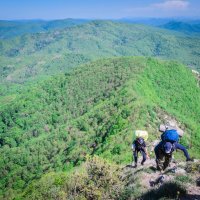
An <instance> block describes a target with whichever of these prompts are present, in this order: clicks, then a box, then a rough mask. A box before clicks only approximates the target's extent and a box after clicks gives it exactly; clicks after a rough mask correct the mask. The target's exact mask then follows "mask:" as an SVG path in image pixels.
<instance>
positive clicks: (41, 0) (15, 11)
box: [0, 0, 200, 19]
mask: <svg viewBox="0 0 200 200" xmlns="http://www.w3.org/2000/svg"><path fill="white" fill-rule="evenodd" d="M125 17H199V18H200V0H0V19H63V18H92V19H118V18H125Z"/></svg>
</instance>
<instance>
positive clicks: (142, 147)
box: [132, 137, 149, 168]
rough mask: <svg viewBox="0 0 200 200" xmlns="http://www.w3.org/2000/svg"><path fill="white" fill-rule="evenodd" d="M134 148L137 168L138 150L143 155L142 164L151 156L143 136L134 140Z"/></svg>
mask: <svg viewBox="0 0 200 200" xmlns="http://www.w3.org/2000/svg"><path fill="white" fill-rule="evenodd" d="M132 150H133V157H134V161H135V165H134V167H135V168H136V167H137V161H138V152H140V153H141V154H142V157H143V159H142V162H141V165H143V164H144V162H145V161H146V159H147V158H149V155H148V152H147V148H146V144H145V141H144V139H143V138H142V137H137V138H136V140H134V141H133V144H132Z"/></svg>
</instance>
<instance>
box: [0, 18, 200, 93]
mask: <svg viewBox="0 0 200 200" xmlns="http://www.w3.org/2000/svg"><path fill="white" fill-rule="evenodd" d="M68 22H69V21H68ZM34 23H36V22H34ZM42 23H43V22H42ZM54 23H55V22H51V23H50V22H49V23H48V24H49V26H48V27H55V26H50V24H54ZM63 23H64V24H65V21H64V22H63ZM66 23H67V22H66ZM74 23H75V22H73V23H71V22H70V24H72V25H68V27H67V28H62V29H61V28H60V29H55V30H51V31H50V32H43V33H34V34H33V33H31V34H30V33H28V34H23V35H21V36H18V37H13V38H12V39H9V40H8V39H7V40H5V39H4V40H0V56H1V62H0V72H1V77H0V81H1V88H3V89H0V91H3V90H4V91H5V88H7V86H8V85H10V84H12V85H13V84H14V85H15V84H23V83H25V82H27V81H32V80H38V79H41V78H45V77H48V76H49V75H53V74H57V73H62V72H67V71H68V70H69V69H70V68H72V67H74V66H77V65H79V64H83V63H85V62H88V61H91V60H95V59H98V58H106V57H117V56H151V57H158V58H162V59H172V60H177V61H180V62H183V63H184V64H186V65H188V66H189V67H192V68H194V69H197V70H199V66H200V65H199V63H200V56H199V55H200V53H199V52H200V37H198V36H197V37H193V36H190V37H188V35H185V34H178V33H177V32H174V31H173V32H171V31H169V30H165V29H161V28H157V27H151V26H146V25H138V24H127V23H120V22H113V21H98V20H97V21H91V22H87V23H86V22H85V21H82V22H79V21H78V22H77V23H79V25H74ZM80 23H81V24H80ZM39 24H41V22H39ZM56 24H57V25H58V24H59V23H58V22H56ZM61 24H62V23H61ZM65 25H66V24H65ZM60 26H61V25H60ZM63 26H64V25H63ZM49 29H50V28H49ZM1 94H2V93H1Z"/></svg>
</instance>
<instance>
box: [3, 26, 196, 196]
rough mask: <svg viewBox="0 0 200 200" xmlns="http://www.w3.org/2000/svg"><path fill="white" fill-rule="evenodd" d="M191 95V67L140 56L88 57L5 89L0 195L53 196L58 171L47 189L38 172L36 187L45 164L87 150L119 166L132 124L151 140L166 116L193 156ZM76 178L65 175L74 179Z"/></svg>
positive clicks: (59, 167) (126, 157) (76, 160)
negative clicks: (22, 86)
mask: <svg viewBox="0 0 200 200" xmlns="http://www.w3.org/2000/svg"><path fill="white" fill-rule="evenodd" d="M88 26H90V25H88ZM102 26H103V25H102ZM94 31H95V30H94ZM96 34H97V33H96ZM80 35H81V34H80ZM105 42H106V40H105ZM88 49H89V48H88ZM199 102H200V90H199V86H198V84H197V80H196V79H195V77H194V75H193V74H192V72H191V70H189V69H188V68H186V67H185V66H183V65H181V64H178V63H176V62H166V61H160V60H155V59H152V58H142V57H141V58H140V57H138V58H134V57H127V58H113V59H103V60H99V61H96V62H92V63H88V64H86V65H83V66H80V67H78V68H76V69H74V70H73V71H72V72H70V73H66V74H63V75H58V76H56V77H53V78H51V79H50V80H46V81H44V82H42V83H40V84H37V85H35V86H30V87H29V88H27V90H26V91H24V92H23V93H22V94H20V95H12V96H7V97H5V98H4V103H3V104H1V108H0V113H1V115H0V188H1V189H0V199H13V198H14V197H15V198H17V196H18V197H19V198H18V199H24V198H25V199H30V196H28V195H29V194H30V193H31V195H33V196H32V197H31V198H33V199H44V197H43V198H42V194H43V195H44V194H45V193H44V192H47V193H48V194H49V195H50V194H51V195H58V196H59V197H60V198H61V196H62V194H63V193H59V194H58V192H57V189H56V187H59V185H60V184H62V183H63V181H66V180H65V179H64V178H62V176H61V175H59V174H58V177H57V178H56V179H55V183H54V184H55V185H54V186H55V187H53V188H54V189H55V190H54V189H53V188H51V189H49V188H48V185H49V184H51V183H52V182H51V180H52V179H51V178H53V177H54V176H51V175H50V176H48V177H49V178H50V179H49V178H48V177H47V178H44V179H42V180H41V182H40V184H41V185H42V187H44V188H43V189H41V190H40V187H38V186H36V188H37V189H35V190H34V187H32V186H31V184H32V183H33V181H34V180H37V179H38V178H40V177H41V176H45V174H46V173H48V172H53V171H55V172H60V171H67V172H68V174H70V169H72V168H73V167H74V166H77V165H80V164H81V163H82V162H84V161H85V160H86V157H87V155H98V156H100V157H102V158H103V159H105V160H108V161H110V162H114V163H116V164H118V165H119V166H120V165H121V164H124V165H125V164H129V163H130V162H131V161H132V152H131V150H130V146H131V142H132V137H133V130H135V129H136V128H137V129H146V130H148V131H149V135H150V138H149V142H150V141H153V140H154V139H156V138H160V133H159V132H158V130H157V127H158V124H159V123H161V122H164V121H165V119H166V117H167V118H168V119H173V120H176V121H177V122H178V123H179V125H180V126H181V127H182V128H183V129H184V131H185V135H184V137H183V139H182V140H181V143H183V144H184V145H186V146H187V147H188V148H189V152H190V154H191V156H194V157H196V158H199V155H200V147H199V139H200V134H199V133H200V126H199V119H200V104H199ZM179 159H181V157H179ZM182 159H183V158H182ZM94 162H97V163H98V162H99V161H98V160H96V161H94ZM106 162H107V161H105V162H104V161H103V162H102V163H101V162H100V163H99V165H100V166H102V168H101V171H102V170H106V168H105V166H106V165H105V166H104V164H105V163H106ZM103 163H104V164H103ZM95 169H96V168H95ZM97 169H98V168H97ZM109 169H110V170H114V169H115V168H110V167H109ZM89 170H90V172H92V170H93V168H89ZM107 176H108V177H107V178H109V182H107V181H106V182H105V183H106V184H108V183H109V184H110V191H111V188H112V187H114V188H115V185H113V183H116V180H115V177H112V174H111V172H108V175H107ZM110 176H111V177H110ZM79 178H80V177H76V178H75V179H73V180H76V182H77V183H79V184H82V183H81V180H80V179H79ZM93 179H94V180H96V179H95V176H94V177H93ZM93 179H92V180H93ZM79 180H80V181H79ZM98 180H99V179H98ZM71 181H72V179H69V181H68V183H72V182H71ZM112 181H114V182H113V183H112ZM89 183H90V181H89V182H87V183H86V182H83V185H87V184H89ZM92 183H93V182H91V184H92ZM52 184H53V183H52ZM95 185H96V184H95V183H94V185H93V187H92V188H90V189H89V191H94V188H95ZM27 186H28V190H26V188H27ZM29 186H30V187H29ZM99 187H100V188H101V187H102V186H99ZM105 187H106V188H107V187H109V186H105ZM116 187H117V186H116ZM45 188H46V189H45ZM67 188H68V189H70V186H69V187H66V188H65V189H67ZM114 188H113V190H114V191H116V188H115V189H114ZM23 191H24V192H23ZM87 191H88V190H87ZM40 192H41V193H40ZM75 192H77V193H66V194H65V195H72V196H68V197H73V195H75V196H74V197H76V198H78V197H79V196H76V195H78V192H81V190H78V189H77V191H75ZM83 194H86V193H83ZM98 194H99V193H98ZM98 194H96V195H98ZM37 195H39V196H37ZM111 195H112V194H111ZM65 197H66V196H65ZM56 198H57V199H58V197H57V196H55V198H54V196H51V198H50V199H56ZM63 198H64V197H63Z"/></svg>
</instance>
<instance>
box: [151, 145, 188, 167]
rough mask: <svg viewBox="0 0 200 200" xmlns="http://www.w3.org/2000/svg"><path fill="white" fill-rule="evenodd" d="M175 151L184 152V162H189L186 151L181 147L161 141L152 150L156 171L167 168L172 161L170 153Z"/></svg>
mask: <svg viewBox="0 0 200 200" xmlns="http://www.w3.org/2000/svg"><path fill="white" fill-rule="evenodd" d="M177 149H179V150H181V151H183V152H184V155H185V157H186V161H190V160H191V159H190V156H189V154H188V151H187V150H186V148H185V147H184V146H183V145H181V144H179V143H178V142H174V143H171V142H168V141H161V142H160V143H159V144H158V145H157V146H156V147H155V149H154V151H155V154H156V164H157V169H158V170H165V169H166V168H167V167H168V166H169V164H170V162H171V160H172V153H173V151H175V150H177Z"/></svg>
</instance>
